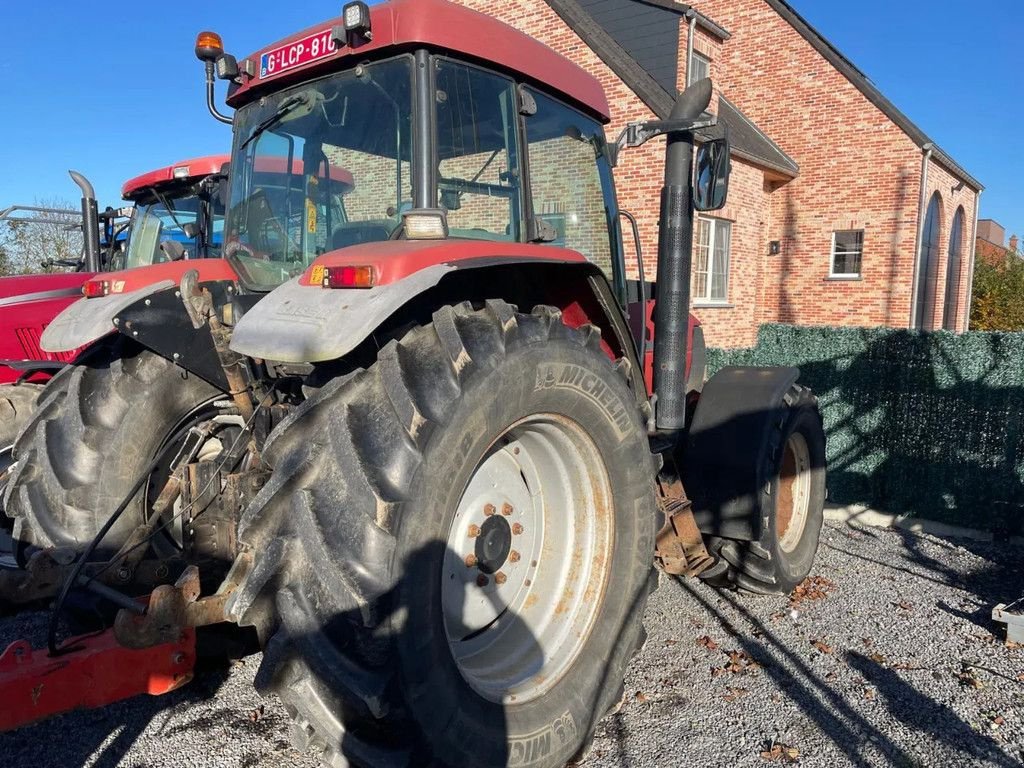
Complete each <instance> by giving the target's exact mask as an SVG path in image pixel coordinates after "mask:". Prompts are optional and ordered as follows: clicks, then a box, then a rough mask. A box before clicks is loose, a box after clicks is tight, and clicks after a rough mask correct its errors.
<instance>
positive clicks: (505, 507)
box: [501, 502, 513, 517]
mask: <svg viewBox="0 0 1024 768" xmlns="http://www.w3.org/2000/svg"><path fill="white" fill-rule="evenodd" d="M512 512H513V510H512V505H511V504H509V503H508V502H505V503H504V504H502V505H501V514H503V515H504V516H505V517H508V516H509V515H511V514H512Z"/></svg>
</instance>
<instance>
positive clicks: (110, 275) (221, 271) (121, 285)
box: [84, 259, 238, 301]
mask: <svg viewBox="0 0 1024 768" xmlns="http://www.w3.org/2000/svg"><path fill="white" fill-rule="evenodd" d="M190 269H194V270H196V271H197V272H198V273H199V282H201V283H202V282H207V281H211V280H231V281H232V282H237V281H238V273H237V272H235V270H234V268H233V267H232V266H231V264H229V263H228V261H227V260H226V259H187V260H185V261H168V262H164V263H162V264H150V265H148V266H145V267H135V269H124V270H121V271H120V272H107V273H105V274H102V275H96V278H97V279H100V280H108V281H109V282H110V293H111V294H117V293H128V292H129V291H136V290H138V289H139V288H145V287H146V286H147V285H152V284H153V283H159V282H160V281H161V280H173V281H174V283H175V284H176V285H178V284H180V283H181V276H182V275H184V274H185V273H186V272H188V271H189V270H190ZM84 300H85V301H88V299H84Z"/></svg>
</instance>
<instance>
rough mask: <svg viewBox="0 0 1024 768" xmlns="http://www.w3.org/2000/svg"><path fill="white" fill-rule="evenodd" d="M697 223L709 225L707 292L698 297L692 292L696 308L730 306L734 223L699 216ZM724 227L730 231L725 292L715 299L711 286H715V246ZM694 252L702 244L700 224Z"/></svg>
mask: <svg viewBox="0 0 1024 768" xmlns="http://www.w3.org/2000/svg"><path fill="white" fill-rule="evenodd" d="M695 221H696V222H702V221H706V222H707V223H708V232H709V237H708V269H707V281H706V282H705V291H704V295H703V296H698V295H697V294H695V293H693V292H692V290H691V298H692V300H693V303H694V305H695V306H723V305H728V304H729V268H730V266H731V264H732V224H733V223H732V222H731V221H730V220H729V219H716V218H714V217H713V216H698V217H697V219H696V220H695ZM719 227H723V228H725V229H727V230H728V231H729V242H728V244H727V245H726V248H725V292H724V295H723V296H722V297H721V298H715V297H712V296H711V286H712V285H713V284H714V280H713V276H714V274H715V246H716V244H717V242H718V229H719ZM694 229H695V231H694V233H693V236H694V244H693V245H694V250H695V251H696V249H697V248H699V247H700V242H699V241H698V240H697V238H698V236H699V234H700V229H699V224H698V226H697V227H695V228H694ZM695 255H696V254H695Z"/></svg>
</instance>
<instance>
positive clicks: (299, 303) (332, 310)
mask: <svg viewBox="0 0 1024 768" xmlns="http://www.w3.org/2000/svg"><path fill="white" fill-rule="evenodd" d="M300 280H301V278H297V279H294V280H292V281H290V282H288V283H285V284H284V285H282V286H281V287H279V288H277V289H275V290H274V291H273V292H272V293H270V294H269V295H268V296H267V297H266V298H264V299H263V300H262V301H261V302H260V303H259V304H258V305H257V306H256V307H254V308H252V309H251V310H250V311H248V312H247V313H246V314H245V316H244V317H243V318H242V319H241V320H240V321H239V322H238V324H237V325H236V326H235V330H234V334H233V335H232V339H231V349H232V350H234V351H235V352H239V353H241V354H244V355H248V356H250V357H255V358H261V359H265V360H271V361H275V362H281V363H320V362H327V361H331V360H338V359H340V358H342V357H344V356H345V355H348V354H349V353H351V352H353V351H354V350H356V349H357V348H358V347H359V346H360V345H361V344H362V343H363V342H365V341H366V340H367V339H369V338H370V337H371V336H373V335H375V334H378V333H380V334H386V333H389V332H391V331H392V330H393V329H397V328H401V327H402V326H403V325H404V324H407V323H409V322H418V323H423V322H429V320H430V316H431V314H432V312H433V311H434V310H436V309H437V308H438V307H440V306H443V305H445V304H457V303H459V302H461V301H472V302H478V303H479V302H483V301H485V300H486V299H502V300H505V301H508V302H509V303H512V304H515V305H518V306H519V307H520V308H522V309H523V310H524V311H528V310H529V308H530V307H532V306H534V305H537V304H548V305H551V306H555V307H558V308H559V309H561V310H562V319H563V322H565V323H566V325H569V326H571V327H578V326H580V325H585V324H588V323H592V324H594V325H596V326H598V327H599V328H600V330H601V346H602V348H603V349H604V350H605V353H606V354H608V356H609V357H611V358H612V359H618V358H620V357H625V358H627V359H628V360H629V362H630V363H631V373H632V375H633V376H634V378H635V381H634V389H635V391H636V392H637V393H638V397H641V398H644V397H645V395H646V393H645V388H644V385H643V381H642V378H641V376H642V372H641V369H640V367H639V365H638V364H637V356H636V349H635V346H634V343H633V340H632V337H631V335H630V332H629V328H628V326H627V324H626V322H625V319H624V317H623V314H622V311H621V310H620V309H619V307H618V304H617V301H616V299H615V296H614V293H613V291H612V289H611V287H610V286H609V285H608V281H607V279H606V278H605V277H604V275H603V274H602V273H601V271H600V269H598V268H597V267H596V266H595V265H593V264H591V263H589V262H585V261H581V262H572V261H565V262H560V261H555V260H546V259H515V258H512V259H508V258H505V259H473V260H472V261H463V262H454V263H445V264H434V265H431V266H428V267H425V268H423V269H420V270H418V271H415V272H413V273H411V274H409V275H408V276H406V277H403V278H401V279H398V280H395V281H394V282H389V283H386V284H383V285H378V286H376V287H374V288H370V289H365V290H357V289H326V288H318V287H316V286H313V285H309V284H308V282H307V283H306V284H303V282H300ZM378 343H383V341H381V339H380V338H378Z"/></svg>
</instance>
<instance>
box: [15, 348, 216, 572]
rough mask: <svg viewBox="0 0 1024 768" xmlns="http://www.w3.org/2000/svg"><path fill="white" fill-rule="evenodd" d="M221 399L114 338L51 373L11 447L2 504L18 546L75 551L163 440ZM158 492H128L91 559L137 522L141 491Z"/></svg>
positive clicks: (143, 506) (144, 501)
mask: <svg viewBox="0 0 1024 768" xmlns="http://www.w3.org/2000/svg"><path fill="white" fill-rule="evenodd" d="M223 397H224V395H223V393H221V392H220V390H218V389H217V388H216V387H214V386H212V385H211V384H209V383H207V382H206V381H204V380H202V379H200V378H198V377H196V376H193V375H190V374H187V373H185V372H184V371H183V370H182V369H180V368H178V367H177V366H175V365H174V364H173V363H171V362H170V361H169V360H167V359H165V358H163V357H160V356H159V355H156V354H154V353H153V352H150V351H149V350H147V349H145V348H143V347H141V346H139V345H138V344H135V343H133V342H130V341H128V340H126V339H120V338H119V339H117V340H115V341H114V342H112V343H108V344H106V345H104V346H102V347H100V348H98V349H96V350H94V351H93V352H92V353H90V355H89V356H88V357H87V358H86V359H85V361H84V362H82V363H80V364H76V365H72V366H68V368H66V369H65V370H63V371H61V373H60V374H59V375H58V376H56V377H54V379H53V380H51V381H50V383H49V384H48V385H47V387H46V389H45V390H44V392H43V394H42V396H41V397H40V402H39V406H38V409H37V411H36V413H35V415H34V416H33V418H32V420H31V421H30V423H29V424H28V425H27V426H26V428H25V430H24V432H22V434H21V436H20V437H19V439H18V441H17V443H16V444H15V448H14V458H15V461H16V466H15V468H14V470H13V472H12V477H11V480H10V482H9V484H8V487H7V489H6V493H5V505H6V512H7V514H9V515H10V516H11V517H12V518H13V519H14V540H15V542H16V543H17V545H18V547H19V549H20V550H21V552H24V551H25V550H26V548H27V547H28V546H35V547H69V548H72V549H74V550H78V551H80V550H82V549H84V548H85V547H86V545H87V544H88V543H89V542H90V541H91V540H92V538H93V537H94V536H95V535H96V534H97V532H98V531H99V530H100V528H101V527H102V526H103V524H104V523H105V522H106V521H107V519H108V518H109V517H110V515H111V513H112V512H113V511H114V509H115V508H116V507H117V506H118V504H119V503H120V502H121V501H122V499H123V498H124V497H125V496H126V495H127V493H128V491H129V490H130V489H131V487H132V485H133V484H134V483H135V481H136V480H137V478H138V477H139V475H140V474H141V473H142V472H143V471H144V470H145V469H146V467H147V466H148V465H149V464H150V462H151V461H152V460H153V459H154V457H155V456H156V455H157V453H158V452H159V451H160V449H161V448H162V447H163V446H164V444H165V441H167V440H168V439H172V438H173V435H174V434H175V433H177V432H180V430H181V429H182V428H183V426H184V425H185V424H186V423H187V422H189V420H190V418H191V417H192V416H193V415H194V414H197V413H199V412H201V411H202V409H203V408H204V407H205V406H207V405H209V404H211V403H212V402H213V401H215V400H216V399H218V398H223ZM171 457H172V456H169V458H171ZM159 483H160V479H159V478H156V477H154V479H153V480H151V481H150V485H151V486H155V485H156V484H159ZM159 490H160V489H159V488H154V489H146V488H144V489H143V490H142V491H140V492H139V493H138V494H136V496H135V498H134V499H133V500H132V503H131V505H130V506H129V507H128V508H127V509H126V510H125V513H124V514H123V515H122V516H121V518H120V519H119V520H118V522H117V524H115V526H114V527H113V528H112V529H111V530H110V532H109V533H108V534H107V536H106V537H105V538H104V540H103V545H102V547H101V548H100V549H98V550H97V555H96V556H97V557H98V558H99V557H103V556H110V555H112V554H113V553H115V552H116V551H117V549H118V547H119V546H120V545H121V544H123V543H124V541H125V539H126V538H127V537H128V535H129V534H130V533H131V531H132V530H133V529H134V528H135V526H137V525H138V524H139V523H140V522H142V521H143V520H144V517H145V515H146V510H147V505H148V503H149V502H151V501H152V499H150V498H147V497H148V496H152V495H153V492H154V491H155V493H159Z"/></svg>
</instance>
